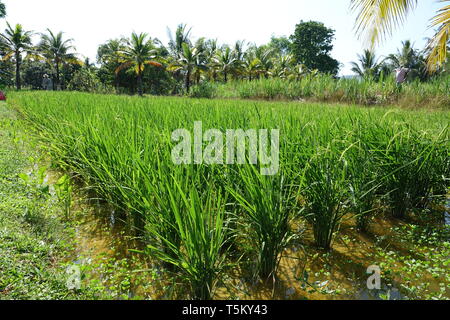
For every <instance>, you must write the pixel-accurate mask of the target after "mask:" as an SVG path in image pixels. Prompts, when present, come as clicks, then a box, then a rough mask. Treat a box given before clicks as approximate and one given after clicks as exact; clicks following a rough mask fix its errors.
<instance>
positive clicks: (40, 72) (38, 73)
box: [22, 59, 52, 90]
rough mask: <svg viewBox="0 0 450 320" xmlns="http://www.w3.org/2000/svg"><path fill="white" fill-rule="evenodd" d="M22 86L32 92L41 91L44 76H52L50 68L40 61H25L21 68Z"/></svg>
mask: <svg viewBox="0 0 450 320" xmlns="http://www.w3.org/2000/svg"><path fill="white" fill-rule="evenodd" d="M22 74H23V84H24V85H25V86H27V87H31V88H32V89H33V90H38V89H42V79H43V78H44V75H45V74H46V75H49V76H51V75H52V69H51V67H50V66H49V65H48V64H47V63H46V62H42V61H36V60H31V59H27V60H26V61H24V63H23V66H22Z"/></svg>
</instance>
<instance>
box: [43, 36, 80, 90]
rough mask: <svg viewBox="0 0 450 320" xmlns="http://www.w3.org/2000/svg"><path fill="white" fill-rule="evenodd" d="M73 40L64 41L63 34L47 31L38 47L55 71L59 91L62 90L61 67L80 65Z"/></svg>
mask: <svg viewBox="0 0 450 320" xmlns="http://www.w3.org/2000/svg"><path fill="white" fill-rule="evenodd" d="M72 42H73V40H72V39H66V40H64V39H63V33H62V32H58V33H57V34H55V33H53V32H52V31H51V30H50V29H47V34H42V35H41V42H40V44H39V46H38V49H39V51H40V52H41V54H42V56H43V57H44V59H45V60H46V61H47V62H48V63H49V64H50V65H51V66H52V67H53V68H54V69H55V76H56V79H55V85H56V88H57V89H60V88H61V67H62V65H64V64H66V63H78V60H77V58H76V55H75V53H73V52H70V51H73V50H75V47H74V46H73V45H72Z"/></svg>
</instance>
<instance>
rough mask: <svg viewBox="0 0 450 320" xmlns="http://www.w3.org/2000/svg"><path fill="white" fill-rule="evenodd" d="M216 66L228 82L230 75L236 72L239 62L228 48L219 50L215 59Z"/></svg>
mask: <svg viewBox="0 0 450 320" xmlns="http://www.w3.org/2000/svg"><path fill="white" fill-rule="evenodd" d="M213 61H214V65H215V66H216V67H217V69H218V70H219V71H220V72H222V74H223V79H224V81H225V82H227V81H228V75H229V74H230V73H232V72H233V71H235V70H236V67H237V66H238V60H237V59H236V56H235V54H234V52H233V51H231V49H230V47H228V46H226V47H224V48H222V50H218V51H217V54H216V56H215V57H214V58H213Z"/></svg>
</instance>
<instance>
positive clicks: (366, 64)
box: [351, 49, 381, 80]
mask: <svg viewBox="0 0 450 320" xmlns="http://www.w3.org/2000/svg"><path fill="white" fill-rule="evenodd" d="M358 61H359V64H358V63H357V62H351V65H352V69H351V70H352V71H353V72H354V73H356V74H357V75H359V76H360V77H362V78H366V79H374V80H377V79H378V76H379V73H380V67H381V64H380V63H378V60H377V58H376V56H375V52H373V51H371V50H367V49H366V50H364V53H363V54H362V55H360V54H358Z"/></svg>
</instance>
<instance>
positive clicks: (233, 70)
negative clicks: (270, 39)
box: [98, 24, 312, 95]
mask: <svg viewBox="0 0 450 320" xmlns="http://www.w3.org/2000/svg"><path fill="white" fill-rule="evenodd" d="M190 31H191V30H190V29H188V28H187V26H186V25H183V24H182V25H179V26H178V28H177V30H176V32H175V34H174V35H172V34H169V35H170V41H169V44H168V45H167V46H164V45H163V44H162V43H161V42H160V41H159V40H157V39H152V38H150V37H149V36H148V34H146V33H141V34H136V33H133V34H132V35H131V38H130V39H115V40H110V41H108V42H107V43H105V44H103V45H101V46H100V48H99V53H98V62H99V63H100V64H109V65H111V66H112V68H109V70H114V72H115V81H114V82H115V86H116V88H117V86H118V82H119V81H118V75H119V73H120V72H121V71H123V70H127V69H130V68H131V69H132V70H134V72H135V74H136V77H137V84H138V92H139V94H141V95H142V94H143V84H142V74H143V72H144V69H145V68H146V66H148V65H153V66H157V67H164V68H165V69H166V70H167V71H169V72H171V73H172V74H173V76H174V77H175V78H176V79H179V80H180V81H181V79H182V81H183V82H184V87H185V89H186V91H187V92H189V90H190V88H191V86H192V84H193V83H194V84H199V83H200V81H201V80H202V79H204V80H208V81H218V80H219V79H220V80H223V81H224V82H227V81H228V80H229V79H230V77H232V78H234V79H237V78H240V79H248V80H250V81H251V80H253V79H255V78H260V77H265V78H268V77H269V76H273V77H280V78H295V79H299V78H301V77H303V76H305V75H307V74H310V73H311V72H312V71H310V70H308V69H307V68H306V67H305V66H304V65H303V64H301V63H297V61H296V59H295V58H294V56H293V55H291V54H285V53H281V52H279V51H277V50H276V49H275V48H273V47H270V46H268V45H263V46H260V47H258V46H256V45H249V46H248V48H245V46H246V43H245V42H244V41H237V42H236V43H235V45H234V46H232V47H230V46H228V45H222V46H219V45H218V43H217V40H213V39H205V38H200V39H198V40H197V41H196V42H195V43H193V42H192V41H191V40H190V39H189V38H190ZM245 49H246V50H245ZM114 66H115V67H114Z"/></svg>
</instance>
